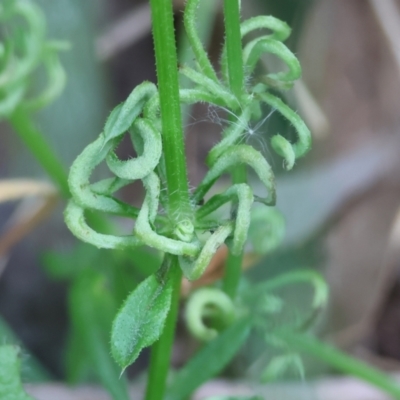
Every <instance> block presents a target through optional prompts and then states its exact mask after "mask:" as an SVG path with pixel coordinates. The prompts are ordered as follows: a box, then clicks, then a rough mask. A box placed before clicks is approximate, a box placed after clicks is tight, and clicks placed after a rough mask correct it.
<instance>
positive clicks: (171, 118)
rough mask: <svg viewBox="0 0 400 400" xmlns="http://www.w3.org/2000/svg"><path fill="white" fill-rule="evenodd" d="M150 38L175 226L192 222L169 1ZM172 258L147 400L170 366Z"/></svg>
mask: <svg viewBox="0 0 400 400" xmlns="http://www.w3.org/2000/svg"><path fill="white" fill-rule="evenodd" d="M150 5H151V12H152V20H153V39H154V47H155V55H156V67H157V77H158V87H159V93H160V108H161V123H162V140H163V151H164V157H165V165H166V179H167V182H166V184H167V192H168V214H169V216H170V218H171V219H172V220H173V221H174V222H176V223H178V222H179V221H181V220H183V219H185V218H186V219H191V214H192V212H191V206H190V202H189V188H188V182H187V173H186V171H187V169H186V160H185V151H184V142H183V130H182V122H181V112H180V99H179V85H178V70H177V66H178V61H177V51H176V45H175V35H174V25H173V12H172V2H171V1H170V0H150ZM169 257H172V259H171V267H170V270H169V274H171V275H172V276H171V278H172V279H173V291H172V303H171V309H170V311H169V314H168V317H167V320H166V324H165V327H164V331H163V333H162V335H161V337H160V339H159V341H158V342H156V343H155V344H154V345H153V346H152V350H151V360H150V375H149V380H148V383H147V391H146V397H145V398H146V400H162V398H163V396H164V392H165V385H166V379H167V375H168V371H169V366H170V356H171V349H172V344H173V340H174V332H175V325H176V317H177V313H178V304H179V294H180V282H181V277H182V273H181V269H180V267H179V261H178V258H177V257H175V256H169Z"/></svg>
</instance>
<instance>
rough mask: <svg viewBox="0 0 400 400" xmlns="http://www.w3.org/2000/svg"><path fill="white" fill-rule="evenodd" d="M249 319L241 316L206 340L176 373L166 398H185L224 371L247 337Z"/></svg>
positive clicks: (169, 399)
mask: <svg viewBox="0 0 400 400" xmlns="http://www.w3.org/2000/svg"><path fill="white" fill-rule="evenodd" d="M250 327H251V326H250V320H248V319H240V320H238V321H236V322H235V323H234V324H232V325H231V326H230V327H229V328H227V329H226V330H225V331H223V332H222V333H221V334H220V335H218V336H217V338H216V339H214V340H213V341H211V342H209V343H207V344H206V345H205V346H204V347H203V348H202V349H201V350H200V351H199V352H198V353H197V354H196V355H195V356H194V357H193V358H192V359H191V360H190V361H189V362H188V363H187V364H186V365H185V366H184V367H183V368H182V369H181V370H180V371H179V372H178V373H177V374H176V375H175V379H174V380H173V382H172V384H171V386H170V387H169V388H168V390H167V396H166V400H184V399H186V398H187V397H188V396H190V395H191V394H192V393H193V391H194V390H196V389H197V388H198V387H199V386H200V385H202V384H203V383H205V382H207V381H208V380H209V379H210V378H212V377H214V376H215V375H216V374H218V373H219V372H221V370H222V369H223V368H224V367H225V366H226V365H227V364H228V363H229V361H230V360H231V359H232V358H233V356H234V355H235V354H236V353H237V351H238V350H239V349H240V347H241V346H242V345H243V344H244V342H245V341H246V339H247V337H248V335H249V333H250Z"/></svg>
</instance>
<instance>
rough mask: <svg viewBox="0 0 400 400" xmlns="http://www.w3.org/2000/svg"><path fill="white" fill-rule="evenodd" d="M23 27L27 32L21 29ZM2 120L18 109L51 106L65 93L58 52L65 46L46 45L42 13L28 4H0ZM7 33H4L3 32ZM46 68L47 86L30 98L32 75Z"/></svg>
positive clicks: (16, 1)
mask: <svg viewBox="0 0 400 400" xmlns="http://www.w3.org/2000/svg"><path fill="white" fill-rule="evenodd" d="M20 23H23V24H24V25H25V27H24V29H18V26H19V24H20ZM0 25H1V27H2V29H1V30H0V37H1V41H0V120H1V119H3V118H7V117H9V116H10V115H11V114H12V113H13V112H14V111H15V110H16V109H17V107H22V108H23V109H24V110H26V111H29V112H32V111H36V110H38V109H40V108H43V107H45V106H46V105H47V104H49V103H51V102H52V101H53V100H54V99H55V98H56V97H57V96H58V95H59V94H60V93H61V91H62V89H63V87H64V84H65V73H64V70H63V68H62V66H61V64H60V62H59V59H58V54H57V53H58V51H59V50H62V49H65V48H66V47H67V46H66V44H65V43H61V42H55V41H46V36H45V35H46V31H45V26H46V25H45V21H44V17H43V15H42V13H41V11H40V9H39V8H38V7H37V6H36V5H35V4H33V3H32V2H29V1H23V0H4V1H2V3H1V4H0ZM3 30H4V31H3ZM39 67H43V68H44V70H45V72H46V75H47V84H46V86H45V87H44V88H43V89H42V90H41V92H40V93H38V94H35V95H33V96H32V95H31V93H30V92H31V87H30V86H31V80H30V77H31V75H32V74H33V73H34V72H35V71H36V70H37V69H38V68H39Z"/></svg>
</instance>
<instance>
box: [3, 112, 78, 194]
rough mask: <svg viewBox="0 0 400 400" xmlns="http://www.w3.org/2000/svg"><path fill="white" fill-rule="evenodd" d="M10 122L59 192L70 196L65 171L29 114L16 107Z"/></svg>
mask: <svg viewBox="0 0 400 400" xmlns="http://www.w3.org/2000/svg"><path fill="white" fill-rule="evenodd" d="M10 123H11V125H12V127H13V128H14V130H15V131H16V132H17V134H18V136H19V137H20V138H21V140H22V141H23V142H24V144H25V146H26V147H27V148H28V149H29V150H30V152H31V153H32V154H33V155H34V156H35V158H36V159H37V161H38V162H39V163H40V164H41V166H42V167H43V168H44V170H45V171H46V172H47V173H48V174H49V176H50V177H51V179H52V180H53V181H54V182H55V184H56V185H57V186H58V188H59V190H60V192H61V194H62V195H63V196H64V197H66V198H68V197H70V193H69V187H68V180H67V177H68V175H67V172H66V170H65V169H64V166H63V165H62V164H61V162H60V160H59V158H58V157H57V156H56V155H55V153H54V151H53V150H52V148H51V147H50V145H49V144H48V142H47V141H46V139H45V138H44V136H43V135H42V134H41V132H40V131H39V130H37V129H36V127H35V125H34V124H33V122H32V119H31V117H30V116H29V114H28V113H27V112H25V111H23V110H20V109H17V110H16V111H15V112H14V113H13V114H12V115H11V117H10Z"/></svg>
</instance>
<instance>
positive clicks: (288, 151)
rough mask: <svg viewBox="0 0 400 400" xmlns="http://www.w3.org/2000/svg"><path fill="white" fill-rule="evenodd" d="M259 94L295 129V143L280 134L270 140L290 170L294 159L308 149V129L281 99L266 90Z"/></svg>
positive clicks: (309, 135) (309, 140)
mask: <svg viewBox="0 0 400 400" xmlns="http://www.w3.org/2000/svg"><path fill="white" fill-rule="evenodd" d="M259 96H260V98H261V100H262V101H264V102H265V103H266V104H268V105H270V106H271V107H273V108H274V109H276V110H277V111H278V112H279V113H280V114H281V115H282V116H284V117H285V118H286V119H287V120H288V121H289V122H290V123H291V124H292V125H293V126H294V128H295V129H296V132H297V134H298V140H297V141H296V142H295V143H290V142H289V141H288V140H287V139H286V138H284V137H283V136H281V135H275V136H273V137H272V140H271V144H272V147H273V149H274V150H275V151H276V152H277V153H278V154H279V155H280V156H282V157H283V158H284V160H285V167H286V169H287V170H290V169H292V168H293V165H294V163H295V161H296V159H297V158H300V157H302V156H304V155H305V154H306V153H307V152H308V151H309V150H310V148H311V134H310V130H309V129H308V128H307V125H306V124H305V123H304V121H303V120H302V119H301V118H300V116H299V115H298V114H297V113H296V112H294V111H293V110H292V109H291V108H290V107H288V106H287V105H286V104H285V103H284V102H283V101H282V100H281V99H279V98H278V97H276V96H274V95H272V94H270V93H267V92H264V93H260V94H259Z"/></svg>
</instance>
